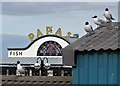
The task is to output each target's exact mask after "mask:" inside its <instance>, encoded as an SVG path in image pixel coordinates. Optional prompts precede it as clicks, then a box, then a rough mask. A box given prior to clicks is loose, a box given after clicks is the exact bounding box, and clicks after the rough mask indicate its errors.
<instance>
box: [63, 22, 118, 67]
mask: <svg viewBox="0 0 120 86" xmlns="http://www.w3.org/2000/svg"><path fill="white" fill-rule="evenodd" d="M111 25H112V26H111V27H110V26H107V27H98V28H97V29H95V30H94V31H95V33H94V34H86V35H84V36H83V37H81V38H80V39H78V40H77V41H75V42H73V43H71V44H70V45H68V46H67V47H65V48H64V49H63V64H65V65H75V63H74V52H75V51H76V50H77V51H91V50H95V51H98V50H101V49H103V50H108V49H111V50H116V49H120V46H119V42H120V40H119V34H120V22H117V23H113V24H111ZM71 51H73V52H72V53H71ZM70 55H71V56H70ZM68 58H69V59H70V60H68Z"/></svg>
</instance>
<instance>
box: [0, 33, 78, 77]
mask: <svg viewBox="0 0 120 86" xmlns="http://www.w3.org/2000/svg"><path fill="white" fill-rule="evenodd" d="M76 39H78V36H77V37H76V36H74V37H71V38H70V41H67V40H65V39H64V38H63V37H60V36H56V35H44V36H41V37H38V38H36V39H35V40H33V41H32V42H31V43H30V44H29V45H28V46H27V47H25V48H8V57H7V58H3V60H2V63H1V66H0V67H1V68H2V75H16V74H17V67H16V64H17V61H20V62H21V65H22V66H24V67H25V68H26V70H27V76H71V75H72V66H64V65H63V62H62V48H64V47H66V46H67V45H69V44H70V42H73V41H75V40H76ZM38 57H41V58H44V57H47V58H48V63H49V64H51V66H50V68H49V69H44V70H42V71H41V69H38V70H37V69H35V67H34V64H35V63H36V61H37V58H38ZM40 62H41V61H39V63H40ZM45 62H46V61H44V63H45Z"/></svg>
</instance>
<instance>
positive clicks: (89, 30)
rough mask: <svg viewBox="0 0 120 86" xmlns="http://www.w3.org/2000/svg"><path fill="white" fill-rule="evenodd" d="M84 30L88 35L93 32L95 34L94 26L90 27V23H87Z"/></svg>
mask: <svg viewBox="0 0 120 86" xmlns="http://www.w3.org/2000/svg"><path fill="white" fill-rule="evenodd" d="M84 29H85V31H86V32H87V34H90V33H91V32H94V31H93V28H92V26H91V25H89V23H88V22H85V25H84Z"/></svg>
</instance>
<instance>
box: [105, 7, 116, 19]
mask: <svg viewBox="0 0 120 86" xmlns="http://www.w3.org/2000/svg"><path fill="white" fill-rule="evenodd" d="M103 16H104V17H105V18H106V19H107V20H115V19H114V18H113V17H112V15H111V13H110V12H109V9H108V8H106V9H105V13H104V15H103Z"/></svg>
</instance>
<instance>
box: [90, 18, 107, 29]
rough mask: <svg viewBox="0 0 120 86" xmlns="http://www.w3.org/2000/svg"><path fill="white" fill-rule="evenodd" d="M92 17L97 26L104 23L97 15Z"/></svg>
mask: <svg viewBox="0 0 120 86" xmlns="http://www.w3.org/2000/svg"><path fill="white" fill-rule="evenodd" d="M92 18H93V20H94V23H95V24H96V25H97V27H98V26H102V25H104V24H105V21H104V20H102V19H98V18H97V16H93V17H92Z"/></svg>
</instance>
